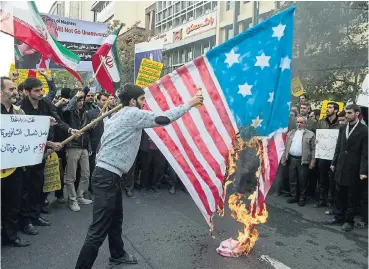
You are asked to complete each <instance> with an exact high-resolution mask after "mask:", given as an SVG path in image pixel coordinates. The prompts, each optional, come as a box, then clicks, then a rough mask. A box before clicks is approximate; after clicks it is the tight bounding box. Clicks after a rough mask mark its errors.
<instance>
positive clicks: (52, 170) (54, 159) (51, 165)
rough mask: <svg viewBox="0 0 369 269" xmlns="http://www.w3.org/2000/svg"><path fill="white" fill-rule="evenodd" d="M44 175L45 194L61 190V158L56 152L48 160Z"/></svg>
mask: <svg viewBox="0 0 369 269" xmlns="http://www.w3.org/2000/svg"><path fill="white" fill-rule="evenodd" d="M44 175H45V181H44V188H43V192H44V193H46V192H52V191H57V190H60V189H61V184H60V170H59V157H58V155H57V154H56V153H55V152H53V153H52V154H51V155H50V156H49V157H47V158H46V164H45V170H44Z"/></svg>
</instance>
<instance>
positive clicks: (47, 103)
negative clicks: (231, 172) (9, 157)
mask: <svg viewBox="0 0 369 269" xmlns="http://www.w3.org/2000/svg"><path fill="white" fill-rule="evenodd" d="M39 73H40V74H41V75H43V76H44V77H45V79H46V81H47V83H48V88H49V91H48V93H47V94H46V95H45V94H44V90H43V87H42V82H41V81H40V80H39V79H37V78H27V79H26V80H25V81H24V82H22V83H20V84H19V85H18V87H15V86H14V81H16V80H17V76H16V75H14V77H11V78H9V77H1V113H2V114H26V115H43V116H50V117H51V119H52V120H51V123H50V130H49V135H48V139H47V141H48V142H47V145H46V150H45V155H46V154H49V153H51V152H52V151H55V152H56V153H57V155H58V157H59V168H60V175H61V176H60V180H61V189H60V190H57V191H55V194H54V195H55V197H56V200H57V202H58V203H60V204H66V205H67V206H68V207H69V208H70V210H71V211H73V212H78V211H80V210H81V207H80V206H88V205H90V204H91V203H92V202H93V190H92V189H91V184H90V180H91V176H92V172H93V170H94V168H95V159H96V153H97V152H98V148H99V143H100V139H101V137H102V134H103V132H104V121H106V120H107V119H109V118H110V117H111V116H112V115H110V116H108V117H106V118H104V120H101V121H99V122H98V123H97V124H96V125H94V126H93V127H92V128H91V129H89V131H86V132H84V133H80V132H79V131H78V130H80V129H82V128H83V127H84V126H86V125H87V124H89V123H91V122H92V121H93V120H95V119H96V118H98V117H99V116H102V115H104V114H105V113H106V112H108V111H109V110H111V109H113V108H114V107H115V106H116V105H117V99H116V98H115V96H113V95H108V94H107V93H103V92H102V93H97V94H95V93H94V92H92V91H91V90H90V89H89V87H85V88H83V89H82V88H81V89H70V88H63V89H61V90H60V94H59V95H58V96H57V89H56V87H55V83H54V81H53V79H52V78H50V77H49V76H48V75H47V73H46V72H44V71H43V70H39ZM91 82H92V80H90V81H89V84H90V83H91ZM70 135H77V138H76V139H74V140H72V141H70V142H68V143H67V144H66V145H65V146H63V145H62V143H61V142H62V141H64V140H65V139H66V138H68V137H69V136H70ZM44 168H45V159H44V161H43V162H42V163H40V164H37V165H33V166H27V167H19V168H17V169H16V170H15V172H14V173H12V174H11V175H10V176H8V177H5V178H3V179H2V180H1V205H2V211H1V220H2V237H1V239H2V245H11V246H15V247H26V246H29V245H30V244H31V242H29V241H26V240H23V239H21V238H20V236H19V231H22V232H23V233H25V234H28V235H37V234H39V230H38V229H37V228H36V227H37V226H50V225H51V223H50V221H48V220H47V219H46V218H44V217H43V216H41V213H42V214H52V212H51V210H50V206H49V199H50V197H49V195H50V194H49V193H43V184H44ZM123 177H124V178H122V180H123V181H124V185H125V191H126V195H127V197H129V198H133V197H135V192H136V191H135V189H136V190H138V191H137V193H139V192H140V194H141V195H143V196H145V195H147V194H148V192H150V193H153V194H155V195H158V194H160V187H161V185H162V183H167V184H168V191H169V193H170V194H175V193H176V186H177V185H178V184H179V180H178V177H177V175H176V174H175V172H174V170H173V169H172V168H171V167H170V165H169V164H168V162H167V161H166V159H165V157H164V156H163V155H162V153H161V152H160V150H158V148H157V147H156V145H155V144H154V143H153V142H152V141H151V140H150V138H149V137H148V135H147V134H146V133H145V132H144V133H143V136H142V139H141V146H140V151H139V154H138V156H137V158H136V161H135V164H134V166H133V167H132V169H131V171H129V173H128V174H127V175H125V176H123ZM64 188H65V190H64Z"/></svg>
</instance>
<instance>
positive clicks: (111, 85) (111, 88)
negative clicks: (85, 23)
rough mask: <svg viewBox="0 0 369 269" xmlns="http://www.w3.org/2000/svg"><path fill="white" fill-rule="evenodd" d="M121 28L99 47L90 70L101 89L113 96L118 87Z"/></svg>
mask: <svg viewBox="0 0 369 269" xmlns="http://www.w3.org/2000/svg"><path fill="white" fill-rule="evenodd" d="M121 29H122V26H120V27H119V28H117V29H116V30H115V31H114V32H113V33H112V34H111V35H109V36H108V37H107V38H106V40H105V41H104V43H103V44H102V45H101V47H100V48H99V49H98V50H97V51H96V53H95V54H94V55H93V56H92V68H93V70H94V73H95V76H96V79H97V81H98V82H99V84H100V85H101V87H102V88H103V89H104V90H105V91H107V92H109V93H111V94H113V95H115V91H116V90H117V89H118V88H119V86H120V71H121V70H120V63H119V56H118V44H117V43H118V40H117V37H118V35H119V32H120V30H121Z"/></svg>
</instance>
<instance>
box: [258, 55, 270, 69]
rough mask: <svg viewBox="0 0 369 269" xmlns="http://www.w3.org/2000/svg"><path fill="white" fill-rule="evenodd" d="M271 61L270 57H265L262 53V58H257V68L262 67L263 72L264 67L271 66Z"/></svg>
mask: <svg viewBox="0 0 369 269" xmlns="http://www.w3.org/2000/svg"><path fill="white" fill-rule="evenodd" d="M269 59H270V56H265V54H264V53H262V54H261V55H260V56H256V63H255V66H260V68H261V70H263V69H264V67H266V66H270V65H269Z"/></svg>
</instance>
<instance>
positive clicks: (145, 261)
mask: <svg viewBox="0 0 369 269" xmlns="http://www.w3.org/2000/svg"><path fill="white" fill-rule="evenodd" d="M285 199H286V198H281V197H273V196H270V197H268V199H267V204H268V211H269V218H268V222H267V223H266V224H263V225H261V226H259V227H258V230H259V232H260V239H259V240H258V241H257V243H256V246H255V247H254V249H253V250H252V252H251V253H250V254H249V255H248V256H247V257H240V258H224V257H221V256H219V255H218V254H217V253H216V250H215V249H216V248H217V247H218V246H219V243H220V241H221V240H224V239H227V238H229V237H230V236H236V235H237V229H239V228H240V226H239V225H238V224H237V223H235V221H234V220H232V219H230V218H229V217H227V214H226V217H224V218H216V219H215V233H214V235H215V239H214V238H212V237H211V236H209V233H208V227H207V224H206V223H205V221H204V219H203V216H202V215H201V213H200V212H199V210H198V209H197V207H196V205H195V204H194V202H193V201H192V199H191V197H190V196H189V195H188V194H186V193H184V192H182V191H178V192H177V193H176V194H175V195H170V194H168V193H167V191H166V190H165V189H162V194H161V195H156V194H152V193H149V195H148V196H146V197H142V196H141V195H139V194H138V195H137V197H136V198H134V199H129V198H125V199H124V201H123V204H124V224H123V232H124V235H123V237H124V242H125V245H126V250H127V251H129V252H131V253H133V254H134V255H136V256H137V258H138V260H139V264H138V265H121V266H115V267H112V266H111V265H110V264H109V262H108V258H109V248H108V244H107V240H106V241H105V242H104V244H103V246H102V248H101V249H100V252H99V256H98V258H97V260H96V263H95V266H94V268H127V269H129V268H132V269H247V268H250V269H258V268H260V269H268V268H277V269H288V268H291V269H310V268H320V269H321V268H334V269H339V268H345V269H361V268H362V269H366V268H368V248H367V244H368V232H367V231H366V230H357V229H355V230H354V231H353V232H350V233H344V232H342V231H341V230H340V227H327V226H324V225H323V224H322V222H323V221H324V220H328V219H329V218H330V217H329V216H326V215H324V209H315V208H313V201H309V203H308V204H307V206H305V207H304V208H300V207H298V206H297V205H296V204H293V205H289V204H286V202H285ZM49 200H52V199H51V196H50V198H49ZM51 207H52V210H53V212H52V214H51V215H45V216H44V217H45V218H47V219H49V220H50V221H51V222H52V226H51V227H40V234H39V235H37V236H32V237H31V236H26V235H24V234H22V238H27V239H29V240H31V241H32V245H31V246H30V247H28V248H22V249H19V248H10V247H3V248H2V253H1V268H4V269H11V268H15V269H64V268H68V269H71V268H74V266H75V262H76V260H77V257H78V254H79V251H80V249H81V246H82V244H83V241H84V238H85V236H86V232H87V228H88V225H89V224H90V221H91V218H92V213H91V209H92V206H83V207H82V209H81V211H80V212H77V213H75V212H72V211H70V210H69V209H68V208H67V207H66V205H60V204H57V203H55V202H53V203H52V204H51Z"/></svg>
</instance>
